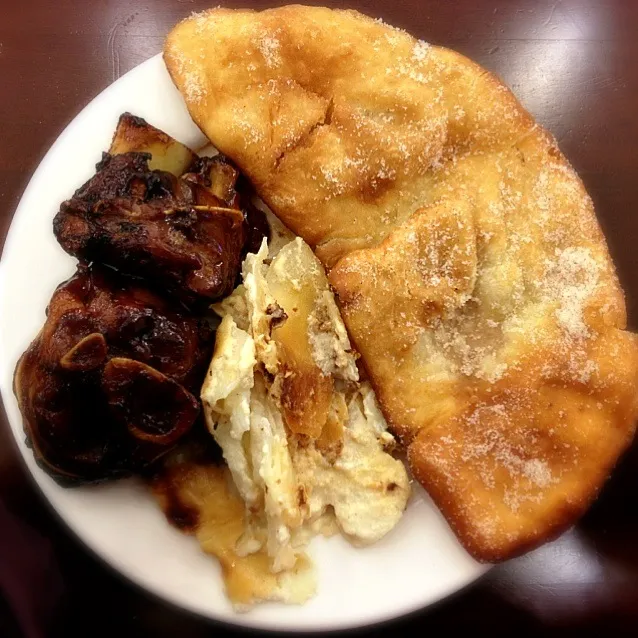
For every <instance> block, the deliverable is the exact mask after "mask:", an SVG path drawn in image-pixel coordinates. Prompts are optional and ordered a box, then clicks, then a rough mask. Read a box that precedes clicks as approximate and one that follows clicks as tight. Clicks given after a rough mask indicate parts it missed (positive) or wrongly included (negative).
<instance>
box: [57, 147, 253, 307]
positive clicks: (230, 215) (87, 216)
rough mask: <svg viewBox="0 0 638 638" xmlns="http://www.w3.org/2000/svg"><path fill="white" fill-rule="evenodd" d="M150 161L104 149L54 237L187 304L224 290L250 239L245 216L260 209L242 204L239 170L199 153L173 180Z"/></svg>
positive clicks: (63, 208)
mask: <svg viewBox="0 0 638 638" xmlns="http://www.w3.org/2000/svg"><path fill="white" fill-rule="evenodd" d="M150 159H151V156H150V155H149V154H148V153H136V152H132V153H124V154H121V155H109V154H105V155H104V157H103V159H102V161H101V162H100V163H99V164H98V165H97V172H96V174H95V175H94V176H93V177H92V178H91V179H90V180H89V181H88V182H87V183H86V184H84V186H82V187H81V188H80V189H79V190H78V191H77V192H76V193H75V195H74V196H73V197H72V198H71V199H70V200H68V201H66V202H64V203H63V204H62V206H61V208H60V212H59V213H58V214H57V215H56V217H55V220H54V222H53V229H54V233H55V236H56V237H57V239H58V241H59V242H60V244H61V245H62V247H63V248H64V250H66V251H67V252H68V253H70V254H72V255H75V256H76V257H78V258H80V259H82V260H85V261H94V262H98V263H103V264H107V265H110V266H113V267H115V268H117V269H118V270H120V271H122V272H124V273H127V274H130V275H134V276H138V277H144V278H147V279H148V280H149V284H151V285H153V286H154V287H156V288H159V289H161V290H162V291H166V292H168V293H170V294H172V295H173V296H175V297H177V298H178V299H180V300H181V301H182V302H184V303H186V304H188V305H193V304H198V303H201V304H207V303H210V302H211V301H213V300H215V299H218V298H220V297H223V296H225V295H227V294H229V293H230V292H231V290H232V289H233V287H234V284H235V280H236V278H237V274H238V271H239V267H240V263H241V257H242V250H243V248H244V245H245V244H246V240H247V239H248V238H249V237H252V235H251V231H250V229H251V228H253V227H254V224H252V225H251V224H250V223H249V222H248V221H246V219H245V217H247V216H248V215H250V216H254V215H255V214H258V212H257V213H256V212H255V211H253V210H251V211H250V212H249V213H246V215H245V214H244V213H243V212H242V210H241V209H240V202H241V199H242V198H241V197H240V195H238V194H237V192H236V190H235V182H236V181H237V177H238V173H237V170H236V169H234V168H233V167H232V166H231V165H230V164H229V163H228V162H227V161H226V160H225V159H224V158H223V157H221V156H220V157H216V158H202V159H198V160H196V161H195V163H194V164H193V166H192V168H191V172H190V173H188V174H186V175H185V176H184V178H180V179H178V178H177V177H175V176H174V175H172V174H171V173H168V172H165V171H160V170H150V169H149V166H148V162H149V160H150ZM250 208H252V207H250ZM251 218H252V217H251Z"/></svg>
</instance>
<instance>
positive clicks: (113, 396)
mask: <svg viewBox="0 0 638 638" xmlns="http://www.w3.org/2000/svg"><path fill="white" fill-rule="evenodd" d="M212 347H213V332H212V330H211V329H210V327H209V326H208V324H207V323H206V322H204V321H203V320H201V319H200V318H197V317H194V316H192V315H190V314H189V313H186V312H185V311H184V308H183V306H181V305H179V304H176V303H174V302H170V301H168V300H167V299H164V298H162V297H160V296H158V295H157V294H156V293H154V292H152V291H151V290H149V289H148V288H146V287H145V286H144V284H143V283H142V282H140V281H139V280H131V279H128V278H125V277H123V276H121V275H119V274H118V273H116V272H114V271H112V270H110V269H107V268H103V267H99V266H95V265H93V266H86V265H80V266H79V267H78V270H77V272H76V273H75V275H73V277H71V278H70V279H69V280H68V281H66V282H64V283H62V284H60V286H58V288H57V289H56V291H55V293H54V294H53V297H52V298H51V301H50V302H49V306H48V309H47V319H46V322H45V324H44V327H43V328H42V330H41V331H40V334H39V335H38V336H37V337H36V338H35V340H34V341H33V343H31V345H30V346H29V348H28V349H27V351H26V352H25V353H24V354H23V355H22V357H21V359H20V361H19V362H18V365H17V367H16V372H15V378H14V389H15V394H16V397H17V398H18V403H19V406H20V410H21V412H22V415H23V418H24V427H25V432H26V435H27V441H28V443H29V445H30V446H31V447H32V448H33V452H34V455H35V458H36V460H37V461H38V463H39V464H40V466H41V467H42V468H43V469H44V470H46V471H47V472H48V473H49V474H51V476H53V478H55V479H56V480H57V481H58V482H60V483H61V484H79V483H85V482H94V481H102V480H105V479H111V478H118V477H121V476H127V475H130V474H133V473H137V472H140V471H141V470H143V469H144V468H146V467H147V466H149V465H150V464H151V463H153V462H154V461H156V460H157V459H158V458H159V457H161V456H162V455H163V454H165V453H166V452H168V451H169V450H170V449H171V448H172V447H173V446H174V445H175V444H176V443H177V441H178V440H179V439H180V438H182V437H183V436H184V435H185V434H186V433H188V431H189V430H190V429H191V427H192V425H193V423H194V422H195V420H196V418H197V416H198V414H199V412H200V408H199V402H198V400H197V395H198V391H199V386H200V384H201V380H202V378H203V375H204V372H205V369H206V366H207V364H208V360H209V358H210V353H211V351H212Z"/></svg>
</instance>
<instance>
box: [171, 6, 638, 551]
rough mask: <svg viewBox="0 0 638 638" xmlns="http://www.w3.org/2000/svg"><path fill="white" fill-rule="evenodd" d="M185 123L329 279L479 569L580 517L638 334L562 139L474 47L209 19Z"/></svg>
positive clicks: (628, 404) (614, 446)
mask: <svg viewBox="0 0 638 638" xmlns="http://www.w3.org/2000/svg"><path fill="white" fill-rule="evenodd" d="M164 55H165V60H166V63H167V66H168V69H169V71H170V73H171V75H172V77H173V79H174V81H175V83H176V85H177V87H178V88H179V89H180V91H181V92H182V94H183V95H184V98H185V100H186V103H187V106H188V108H189V111H190V113H191V115H192V116H193V118H194V120H195V121H196V122H197V124H198V125H199V126H200V127H201V128H202V130H203V131H204V132H205V133H206V134H207V135H208V137H209V138H210V139H211V141H212V142H213V143H214V144H215V145H216V146H217V147H218V148H219V149H220V150H221V151H222V152H223V153H225V154H226V155H228V156H230V157H231V158H232V159H233V160H234V161H235V162H237V164H238V165H239V167H240V168H241V170H242V171H244V172H245V173H246V174H247V175H248V176H249V178H250V179H251V180H252V181H253V183H254V184H255V186H256V188H257V191H258V192H259V194H260V195H261V197H263V199H264V200H265V201H266V202H267V203H268V204H269V206H270V207H271V208H272V209H273V211H274V212H275V213H276V215H277V216H278V217H279V218H280V219H281V220H282V221H283V222H284V223H285V224H286V225H287V226H288V227H289V228H290V229H291V230H293V231H294V232H296V233H297V234H299V235H301V236H302V237H303V238H304V239H305V240H306V241H307V242H308V243H310V244H311V246H312V247H313V249H314V250H315V251H316V254H317V255H318V256H319V258H320V259H321V260H322V262H323V263H324V265H325V266H326V267H327V269H328V270H329V279H330V282H331V284H332V286H333V288H334V290H335V292H336V294H337V296H338V300H339V304H340V309H341V312H342V315H343V317H344V320H345V323H346V326H347V328H348V331H349V333H350V336H351V338H352V340H353V342H354V343H355V345H356V347H357V349H358V350H359V352H360V353H361V355H362V359H363V362H364V363H365V366H366V369H367V372H368V374H369V376H370V379H371V381H372V384H373V386H374V388H375V391H376V393H377V396H378V398H379V401H380V404H381V406H382V409H383V412H384V415H385V417H386V419H387V421H388V422H389V424H390V426H391V429H392V430H393V431H394V432H395V433H397V434H399V435H400V436H401V439H402V441H403V442H404V443H405V444H406V446H408V453H409V461H410V466H411V468H412V470H413V472H414V473H415V475H416V477H417V478H418V479H419V481H420V482H421V483H422V484H423V485H424V486H425V488H426V489H427V490H428V491H429V493H430V494H431V495H432V497H433V498H434V500H435V501H436V503H437V505H438V506H439V507H440V508H441V510H442V511H443V513H444V515H445V516H446V517H447V519H448V520H449V522H450V524H451V526H452V527H453V529H454V530H455V531H456V533H457V534H458V536H459V538H460V540H461V542H462V543H463V544H464V545H465V546H466V547H467V549H468V550H469V551H470V552H471V553H472V554H473V555H474V556H475V557H477V558H478V559H481V560H490V561H491V560H501V559H505V558H508V557H511V556H513V555H515V554H518V553H520V552H522V551H524V550H526V549H529V548H530V547H533V546H534V545H537V544H538V543H540V542H542V541H544V540H547V539H548V538H551V537H552V536H554V535H556V534H558V533H559V532H560V531H562V530H563V529H565V528H566V527H567V526H569V525H570V524H571V523H573V522H574V520H575V519H576V518H577V517H578V516H579V515H580V514H582V512H583V511H584V509H585V508H586V507H587V505H588V504H589V503H590V502H591V500H592V499H593V498H594V496H595V495H596V493H597V491H598V490H599V489H600V487H601V485H602V483H603V481H604V479H605V477H606V476H607V474H608V472H609V471H610V469H611V468H612V466H613V465H614V463H615V462H616V460H617V458H618V456H619V455H620V454H621V452H622V451H623V450H624V449H625V448H626V447H627V445H628V444H629V442H630V441H631V438H632V435H633V430H634V419H635V418H636V415H637V413H638V403H637V400H636V396H637V392H636V390H637V384H638V343H637V341H636V338H635V336H634V335H632V334H630V333H627V332H624V331H623V329H624V328H625V321H626V319H625V306H624V299H623V295H622V291H621V289H620V286H619V284H618V281H617V278H616V275H615V273H614V268H613V264H612V262H611V260H610V257H609V254H608V252H607V247H606V245H605V240H604V237H603V236H602V233H601V231H600V228H599V227H598V224H597V222H596V217H595V215H594V210H593V206H592V203H591V200H590V199H589V197H588V196H587V193H586V192H585V190H584V187H583V185H582V183H581V182H580V180H579V179H578V177H577V176H576V174H575V173H574V171H573V169H572V168H571V166H570V165H569V163H568V162H567V160H566V159H565V158H564V157H563V155H562V154H561V153H560V151H559V150H558V148H557V146H556V143H555V141H554V139H553V138H552V137H551V136H550V135H549V134H548V133H546V132H545V131H544V130H543V129H542V128H541V127H539V126H538V125H536V124H535V123H534V121H533V119H532V118H531V116H530V115H529V114H528V113H527V112H526V111H525V110H524V109H523V108H522V107H521V106H520V105H519V103H518V102H517V101H516V99H515V98H514V96H513V95H512V93H511V92H510V91H509V90H508V89H507V88H506V87H505V86H503V85H502V84H501V83H500V81H499V80H498V79H496V78H495V77H494V76H492V75H490V74H489V73H488V72H486V71H485V70H483V69H481V68H480V67H479V66H477V65H476V64H474V63H473V62H471V61H469V60H468V59H466V58H464V57H463V56H461V55H459V54H457V53H455V52H453V51H449V50H447V49H442V48H439V47H434V46H429V45H428V44H426V43H424V42H420V41H417V40H415V39H414V38H412V37H411V36H409V35H408V34H407V33H405V32H402V31H400V30H397V29H393V28H392V27H389V26H388V25H385V24H383V23H381V22H380V21H375V20H372V19H369V18H367V17H365V16H362V15H360V14H358V13H356V12H352V11H331V10H328V9H322V8H310V7H300V6H291V7H283V8H280V9H273V10H268V11H264V12H261V13H255V12H251V11H230V10H224V9H217V10H212V11H209V12H205V13H203V14H199V15H195V16H193V17H191V18H190V19H187V20H185V21H184V22H182V23H181V24H179V25H178V26H177V27H176V28H175V29H174V30H173V31H172V32H171V34H170V35H169V37H168V40H167V42H166V48H165V53H164Z"/></svg>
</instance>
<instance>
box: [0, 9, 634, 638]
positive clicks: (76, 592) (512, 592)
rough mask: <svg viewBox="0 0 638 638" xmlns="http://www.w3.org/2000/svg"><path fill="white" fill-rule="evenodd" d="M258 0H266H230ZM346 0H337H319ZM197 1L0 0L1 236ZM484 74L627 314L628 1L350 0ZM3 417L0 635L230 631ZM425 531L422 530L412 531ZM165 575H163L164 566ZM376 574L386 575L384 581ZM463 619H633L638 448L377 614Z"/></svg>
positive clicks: (574, 629)
mask: <svg viewBox="0 0 638 638" xmlns="http://www.w3.org/2000/svg"><path fill="white" fill-rule="evenodd" d="M225 4H227V5H229V6H232V5H235V4H239V5H243V6H247V5H248V6H254V7H265V6H268V5H269V4H272V3H268V2H250V0H244V2H241V3H234V2H227V3H225ZM321 4H330V5H334V6H345V4H346V3H340V2H328V1H325V2H321ZM207 6H210V5H208V3H206V2H192V1H188V0H83V1H78V0H56V1H55V2H52V1H51V0H23V1H21V2H3V3H1V5H0V91H1V98H0V122H1V129H0V244H1V242H2V241H3V238H4V236H5V234H6V231H7V229H8V227H9V224H10V222H11V217H12V215H13V211H14V209H15V206H16V204H17V202H18V199H19V197H20V194H21V193H22V191H23V189H24V187H25V185H26V183H27V181H28V179H29V177H30V175H31V173H32V172H33V170H34V169H35V167H36V165H37V163H38V161H39V160H40V158H41V157H42V155H43V154H44V153H45V151H46V150H47V148H48V147H49V146H50V144H51V143H52V142H53V141H54V139H55V138H56V137H57V135H58V134H59V133H60V132H61V130H62V129H63V127H64V126H65V125H66V124H67V123H68V122H69V121H70V120H71V119H72V118H73V117H74V116H75V115H76V114H77V113H78V111H79V110H80V109H81V108H82V107H83V106H85V104H86V103H87V102H88V101H89V100H90V99H91V98H92V97H93V96H95V95H96V94H97V93H99V92H100V91H101V90H102V89H104V88H105V87H106V86H108V85H109V84H110V83H111V82H112V81H113V80H115V79H116V78H117V77H119V76H120V75H121V74H122V73H125V72H126V71H128V70H129V69H131V68H132V67H134V66H135V65H137V64H138V63H140V62H142V61H143V60H145V59H146V58H148V57H150V56H151V55H153V54H155V53H157V52H158V51H160V49H161V46H162V41H163V38H164V36H165V34H166V32H167V31H168V30H169V28H170V27H171V26H172V25H173V24H174V23H175V22H176V21H178V20H179V19H180V18H182V17H184V16H186V15H188V14H189V13H190V12H191V11H194V10H199V9H202V8H206V7H207ZM347 6H350V7H353V8H358V9H360V10H362V11H365V12H367V13H369V14H372V15H375V16H379V17H382V18H383V19H384V20H386V21H387V22H390V23H391V24H394V25H397V26H401V27H405V28H406V29H408V30H409V31H411V32H412V33H414V34H415V35H417V36H419V37H421V38H423V39H425V40H427V41H429V42H432V43H436V44H442V45H445V46H449V47H451V48H455V49H457V50H459V51H461V52H462V53H464V54H466V55H468V56H470V57H472V58H473V59H475V60H476V61H478V62H479V63H481V64H482V65H484V66H485V67H487V68H488V69H490V70H492V71H495V72H496V73H498V74H499V75H500V76H501V77H503V79H504V80H505V81H506V82H507V83H508V84H509V85H510V86H512V88H513V89H514V91H515V93H516V94H517V95H518V97H519V98H520V99H521V101H522V102H523V104H524V105H525V106H526V107H527V108H528V109H529V110H530V111H531V112H532V114H533V115H534V116H535V117H536V118H537V120H538V121H539V122H541V123H542V124H543V125H545V126H546V127H547V128H548V129H549V130H550V131H551V132H552V133H553V134H554V135H555V136H556V138H557V139H558V141H559V143H560V146H561V148H562V149H563V151H564V152H565V153H566V155H567V156H568V158H569V159H570V160H571V161H572V163H573V164H574V166H575V167H576V169H577V170H578V171H579V173H580V174H581V176H582V178H583V180H584V182H585V184H586V186H587V188H588V190H589V192H590V193H591V195H592V197H593V199H594V202H595V204H596V207H597V211H598V215H599V218H600V221H601V224H602V226H603V228H604V230H605V232H606V234H607V237H608V241H609V245H610V249H611V252H612V254H613V257H614V259H615V261H616V264H617V266H618V272H619V275H620V278H621V281H622V283H623V285H624V287H625V290H626V291H627V305H628V311H629V316H630V323H631V324H632V326H633V327H637V326H638V250H636V248H635V241H636V239H638V215H636V214H635V213H634V208H635V203H636V201H638V37H637V36H636V34H637V33H638V2H636V1H634V0H563V1H562V2H560V1H559V2H545V1H537V0H520V1H515V0H463V1H461V0H459V1H453V0H428V1H427V2H426V1H423V2H420V1H419V0H393V1H392V2H387V1H384V0H377V1H373V0H351V1H350V2H348V3H347ZM2 419H3V420H2V422H1V423H0V587H1V588H3V591H2V592H0V636H12V635H16V636H21V635H29V636H38V635H40V636H53V635H60V636H74V635H76V633H75V631H78V633H77V635H80V636H92V637H95V636H118V635H119V636H129V635H139V636H159V637H169V636H170V637H172V636H180V637H186V638H187V637H190V636H193V637H200V636H212V635H220V634H221V635H227V634H230V633H233V630H231V629H229V628H227V627H223V626H219V625H213V624H211V623H209V622H206V621H203V620H201V619H198V618H194V617H192V616H190V615H187V614H185V613H183V612H181V611H179V610H177V609H174V608H171V607H168V606H166V605H165V604H163V603H162V602H160V601H158V600H155V599H152V598H150V597H148V596H147V595H146V594H144V593H143V592H141V591H139V590H137V589H136V588H135V587H133V586H132V585H130V584H128V583H127V582H124V581H123V580H122V578H121V577H119V576H117V575H116V574H114V573H113V572H111V571H110V570H109V569H107V568H105V567H104V566H103V565H102V564H100V563H99V562H98V561H97V560H96V559H95V558H94V557H93V556H91V555H90V554H89V553H88V552H87V551H86V550H85V549H84V548H83V547H82V546H81V544H80V543H79V542H78V541H77V540H76V539H74V538H73V537H71V535H70V534H69V533H68V532H67V530H66V529H65V528H64V526H63V525H62V524H61V523H60V522H59V521H58V520H57V518H56V517H55V515H53V514H52V513H51V511H50V510H49V508H48V507H47V505H46V504H45V502H44V500H43V498H42V497H41V496H40V495H39V494H38V493H37V491H36V489H35V488H34V486H33V484H32V482H31V481H30V479H29V478H27V475H26V473H25V470H24V468H23V467H22V465H21V462H20V461H19V460H18V457H17V452H16V450H15V448H14V446H13V443H12V440H11V438H10V434H9V432H8V428H7V425H6V421H5V420H4V416H2ZM424 542H427V539H424ZM167 577H168V575H167ZM380 583H381V584H382V585H381V586H388V587H391V586H392V585H391V583H383V578H382V577H381V578H380ZM415 627H416V628H418V630H419V631H423V633H424V634H425V633H426V632H434V633H433V635H435V636H438V635H440V634H441V633H442V632H443V631H446V632H451V631H453V630H457V629H460V630H461V631H463V632H464V633H465V635H474V634H477V635H485V634H487V633H490V634H497V635H500V634H508V635H509V634H517V635H538V636H541V635H543V636H547V635H554V634H556V635H561V636H562V635H571V634H576V633H578V634H579V635H602V634H604V635H611V636H615V635H628V636H629V635H634V636H635V635H638V450H637V449H636V447H635V446H634V449H633V450H632V451H630V452H629V454H628V455H627V456H626V457H625V459H624V460H623V462H622V464H621V465H620V467H619V468H618V470H617V472H616V473H615V475H614V477H613V478H612V480H611V481H610V482H609V483H608V485H607V487H606V488H605V490H604V492H603V494H602V496H601V498H600V499H599V501H598V502H597V503H596V504H595V506H594V507H593V508H592V510H591V511H590V512H589V513H588V514H587V516H586V517H585V518H584V520H583V521H582V522H581V523H580V524H579V525H578V526H577V527H576V528H575V529H574V530H572V531H570V532H569V533H567V534H566V535H564V536H563V537H562V538H560V539H559V540H558V541H556V542H554V543H552V544H550V545H547V546H545V547H543V548H541V549H539V550H537V551H535V552H533V553H531V554H529V555H527V556H525V557H523V558H520V559H517V560H513V561H510V562H509V563H507V564H504V565H501V566H498V567H496V568H495V569H493V570H492V571H491V572H490V573H489V574H488V575H487V576H486V577H485V578H483V579H482V580H481V581H480V582H479V583H477V584H476V585H474V586H473V587H471V588H469V589H468V590H466V591H464V592H461V593H459V594H458V595H456V596H455V597H453V598H452V599H450V600H447V601H445V602H443V603H441V604H440V605H438V606H436V607H435V608H434V609H430V610H428V611H425V612H422V613H419V614H416V615H414V616H412V617H410V618H407V619H402V620H400V621H397V622H394V623H392V624H389V625H385V626H383V627H378V628H375V629H372V630H366V633H370V634H377V635H380V634H382V633H388V634H390V633H394V632H395V631H397V632H403V631H407V630H408V629H412V628H415Z"/></svg>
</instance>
